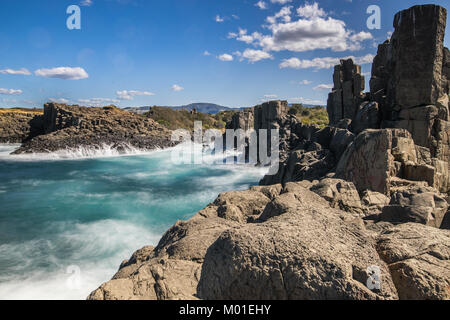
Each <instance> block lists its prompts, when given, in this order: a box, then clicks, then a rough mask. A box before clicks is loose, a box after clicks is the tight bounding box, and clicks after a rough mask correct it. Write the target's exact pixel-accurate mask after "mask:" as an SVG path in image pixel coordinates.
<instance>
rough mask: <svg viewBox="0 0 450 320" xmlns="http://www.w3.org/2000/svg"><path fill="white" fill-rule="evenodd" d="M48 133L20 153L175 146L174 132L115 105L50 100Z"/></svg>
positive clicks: (46, 112)
mask: <svg viewBox="0 0 450 320" xmlns="http://www.w3.org/2000/svg"><path fill="white" fill-rule="evenodd" d="M42 122H43V132H44V134H42V135H39V136H36V137H34V138H33V139H31V140H29V141H27V142H25V143H24V144H23V145H22V147H21V148H19V149H18V150H17V151H16V153H31V152H34V153H46V152H53V151H57V150H61V149H76V148H79V147H92V148H101V147H102V146H104V145H108V146H111V147H112V148H114V149H117V150H119V151H120V150H123V149H126V148H128V147H134V148H139V149H155V148H162V147H168V146H172V145H173V143H172V142H171V141H170V131H169V130H167V129H165V128H164V127H162V126H161V125H159V124H158V123H156V122H155V121H153V120H152V119H149V118H145V117H143V116H140V115H135V114H132V113H128V112H125V111H122V110H120V109H117V108H115V107H112V108H108V107H105V108H86V107H79V106H67V105H60V104H54V103H49V104H46V105H45V106H44V115H43V121H42Z"/></svg>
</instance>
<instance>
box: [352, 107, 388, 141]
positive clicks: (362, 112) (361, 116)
mask: <svg viewBox="0 0 450 320" xmlns="http://www.w3.org/2000/svg"><path fill="white" fill-rule="evenodd" d="M380 122H381V116H380V110H379V108H378V103H376V102H364V103H362V104H361V105H360V106H359V107H358V111H357V112H356V116H355V118H354V119H353V121H352V125H351V130H352V131H353V133H354V134H356V135H358V134H359V133H361V132H362V131H364V130H366V129H378V128H379V127H380Z"/></svg>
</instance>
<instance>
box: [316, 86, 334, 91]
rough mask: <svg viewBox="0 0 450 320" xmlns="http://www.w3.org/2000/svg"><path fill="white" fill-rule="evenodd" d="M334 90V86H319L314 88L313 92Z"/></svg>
mask: <svg viewBox="0 0 450 320" xmlns="http://www.w3.org/2000/svg"><path fill="white" fill-rule="evenodd" d="M331 89H333V84H319V85H318V86H317V87H314V88H313V90H316V91H320V90H327V91H328V90H331Z"/></svg>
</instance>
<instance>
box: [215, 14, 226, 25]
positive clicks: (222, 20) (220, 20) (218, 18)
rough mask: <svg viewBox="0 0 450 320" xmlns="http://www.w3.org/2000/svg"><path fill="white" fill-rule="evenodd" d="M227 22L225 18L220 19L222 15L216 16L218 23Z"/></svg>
mask: <svg viewBox="0 0 450 320" xmlns="http://www.w3.org/2000/svg"><path fill="white" fill-rule="evenodd" d="M224 21H225V19H224V18H222V17H220V15H217V16H216V22H219V23H220V22H224Z"/></svg>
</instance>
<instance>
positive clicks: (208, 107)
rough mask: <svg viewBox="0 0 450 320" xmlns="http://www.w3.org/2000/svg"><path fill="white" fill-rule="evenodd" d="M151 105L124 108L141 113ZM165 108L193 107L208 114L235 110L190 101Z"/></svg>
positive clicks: (191, 108) (186, 108) (190, 108)
mask: <svg viewBox="0 0 450 320" xmlns="http://www.w3.org/2000/svg"><path fill="white" fill-rule="evenodd" d="M150 108H151V107H149V106H146V107H129V108H125V109H124V110H126V111H130V112H133V113H138V114H142V113H145V112H147V111H149V110H150ZM165 108H171V109H174V110H182V109H185V110H188V111H191V110H193V109H195V110H197V112H201V113H209V114H217V113H219V112H221V111H230V110H237V109H233V108H229V107H224V106H220V105H218V104H214V103H191V104H188V105H184V106H176V107H170V106H165Z"/></svg>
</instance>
